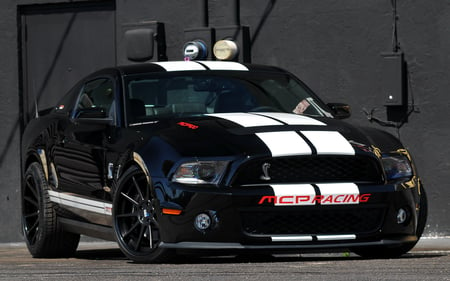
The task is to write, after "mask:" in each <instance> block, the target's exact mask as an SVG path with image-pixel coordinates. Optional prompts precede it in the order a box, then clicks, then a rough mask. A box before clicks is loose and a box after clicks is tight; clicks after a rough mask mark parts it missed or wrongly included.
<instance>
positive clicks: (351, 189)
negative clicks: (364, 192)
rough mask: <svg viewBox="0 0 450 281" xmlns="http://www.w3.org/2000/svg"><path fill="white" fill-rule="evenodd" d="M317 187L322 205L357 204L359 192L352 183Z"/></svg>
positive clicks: (327, 184)
mask: <svg viewBox="0 0 450 281" xmlns="http://www.w3.org/2000/svg"><path fill="white" fill-rule="evenodd" d="M317 186H318V187H319V190H320V195H322V198H323V200H322V202H321V204H322V205H336V204H338V205H339V204H359V201H360V198H359V196H360V192H359V188H358V186H357V185H356V184H354V183H326V184H323V183H322V184H317ZM327 198H330V199H329V200H327Z"/></svg>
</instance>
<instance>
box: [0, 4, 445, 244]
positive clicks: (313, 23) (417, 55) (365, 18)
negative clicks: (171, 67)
mask: <svg viewBox="0 0 450 281" xmlns="http://www.w3.org/2000/svg"><path fill="white" fill-rule="evenodd" d="M48 2H54V3H58V2H63V1H37V0H28V1H26V0H22V1H12V0H9V1H2V2H1V3H0V34H2V36H0V50H1V55H2V60H1V62H2V63H1V64H0V96H1V101H2V102H1V103H0V118H1V119H0V120H1V122H0V134H1V138H0V173H1V175H2V177H3V181H2V184H1V185H0V189H1V193H0V211H1V214H2V216H0V225H2V227H1V230H2V231H1V232H0V242H8V241H19V240H20V239H21V238H20V236H19V233H20V231H19V220H20V217H19V205H20V204H19V184H20V171H19V145H18V143H19V131H20V130H19V128H18V126H17V124H18V123H17V120H18V117H19V111H18V108H19V96H20V95H19V81H18V77H19V75H18V50H17V17H16V13H17V3H19V4H36V3H48ZM194 2H195V1H177V0H166V1H156V0H145V1H144V0H142V1H138V0H117V1H116V8H117V9H116V20H117V26H118V27H120V26H121V25H122V24H125V23H130V22H137V21H141V20H156V21H160V22H163V23H164V24H165V29H166V43H167V55H168V57H169V59H171V60H175V59H181V58H182V52H181V49H182V46H183V44H184V39H183V37H184V33H183V30H184V29H185V28H188V27H197V26H198V22H199V16H200V13H199V11H196V10H195V9H194V10H193V9H191V7H192V6H193V3H194ZM230 2H231V1H230V0H210V1H209V16H210V18H209V23H210V26H224V25H229V22H230V20H231V19H232V18H233V11H232V9H231V8H232V5H231V4H230ZM240 2H241V4H240V6H241V10H240V13H241V17H240V22H241V24H243V25H248V26H249V27H250V33H251V36H252V38H253V40H254V41H253V46H252V62H254V63H262V64H273V65H277V66H281V67H283V68H286V69H288V70H290V71H291V72H293V73H295V74H296V75H298V76H299V77H301V78H302V79H303V80H304V81H305V82H306V83H307V84H308V85H309V86H310V87H311V88H312V89H314V90H315V91H316V92H317V93H318V94H319V95H320V96H321V97H322V98H323V99H324V100H325V101H327V102H347V103H349V104H350V105H351V106H352V108H353V116H352V117H351V120H352V121H354V122H356V123H359V124H361V125H367V126H374V127H379V125H376V124H372V123H369V121H368V120H367V118H366V116H365V114H364V113H363V111H364V110H367V111H370V110H375V111H374V115H375V116H376V117H378V118H380V119H386V112H385V107H384V106H383V99H384V97H383V95H382V93H381V85H382V83H383V81H382V77H383V76H382V72H381V55H380V54H381V53H384V52H390V51H391V50H392V44H391V39H392V23H393V22H392V7H391V1H390V0H384V1H379V0H367V1H360V0H341V1H336V0H322V1H307V0H301V1H298V0H245V1H244V0H242V1H240ZM397 9H398V15H399V19H398V39H399V42H400V46H401V49H402V51H403V52H404V53H405V58H406V62H407V66H408V70H409V84H410V93H409V94H410V103H411V100H412V99H411V97H413V98H414V103H415V108H416V109H417V112H415V113H413V114H412V115H411V116H410V118H409V122H408V123H407V124H406V125H404V126H403V127H402V128H401V129H400V130H396V129H391V128H386V130H388V131H390V132H391V133H393V134H395V135H397V134H398V135H400V137H401V139H402V141H403V142H404V143H405V145H406V146H407V147H408V148H409V149H410V150H411V152H412V153H413V155H414V158H415V160H416V164H417V166H418V168H419V171H420V173H421V175H422V178H423V181H424V183H425V187H426V188H427V191H428V197H429V201H430V202H429V205H430V212H429V213H430V214H429V221H428V226H427V229H426V233H425V235H427V236H435V235H436V236H448V235H450V219H448V216H446V212H448V211H450V203H449V199H450V186H449V185H450V184H449V183H448V181H447V177H448V175H449V168H450V161H449V155H450V147H449V146H448V145H447V143H448V141H449V139H450V126H448V125H447V122H448V121H447V120H448V119H449V117H450V114H449V103H450V97H449V94H448V89H449V79H448V78H447V76H449V73H450V55H449V51H448V50H450V36H449V34H450V32H449V31H450V30H449V29H450V5H449V4H448V1H445V0H435V1H419V0H402V1H398V6H397ZM117 30H118V32H119V30H120V28H118V29H117ZM43 51H45V50H43Z"/></svg>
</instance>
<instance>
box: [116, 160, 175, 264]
mask: <svg viewBox="0 0 450 281" xmlns="http://www.w3.org/2000/svg"><path fill="white" fill-rule="evenodd" d="M158 211H159V206H158V201H157V200H156V198H155V196H154V195H153V194H152V190H151V187H150V185H149V183H148V181H147V178H146V176H145V174H144V173H143V172H142V171H141V170H139V169H138V168H136V167H131V168H130V169H128V170H127V171H126V172H125V173H124V175H123V176H122V178H121V180H120V181H119V183H118V185H117V190H116V192H115V196H114V200H113V220H114V221H113V226H114V233H115V236H116V240H117V242H118V244H119V247H120V249H121V250H122V252H123V253H124V254H125V255H126V256H127V257H128V258H129V259H131V260H133V261H134V262H137V263H160V262H164V261H167V260H169V259H170V258H171V257H172V256H173V251H172V250H170V249H163V248H160V247H159V246H160V244H161V241H162V239H161V236H160V229H161V226H160V224H159V223H158V213H159V212H158Z"/></svg>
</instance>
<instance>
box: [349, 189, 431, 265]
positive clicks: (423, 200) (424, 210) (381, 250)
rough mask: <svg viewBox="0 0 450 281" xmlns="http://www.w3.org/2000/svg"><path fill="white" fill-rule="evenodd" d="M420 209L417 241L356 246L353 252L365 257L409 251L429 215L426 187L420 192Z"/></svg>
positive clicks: (421, 231) (398, 254) (394, 255)
mask: <svg viewBox="0 0 450 281" xmlns="http://www.w3.org/2000/svg"><path fill="white" fill-rule="evenodd" d="M419 205H420V211H419V215H418V218H417V228H416V236H417V241H415V242H408V243H404V244H402V245H400V246H396V247H383V246H380V247H367V248H356V249H354V250H353V252H354V253H355V254H357V255H359V256H361V257H364V258H398V257H400V256H402V255H404V254H406V253H407V252H409V251H410V250H411V249H412V248H414V246H415V245H416V244H417V242H418V241H419V239H420V237H421V236H422V234H423V231H424V229H425V225H426V222H427V216H428V200H427V195H426V192H425V189H424V188H423V187H422V190H421V194H420V202H419Z"/></svg>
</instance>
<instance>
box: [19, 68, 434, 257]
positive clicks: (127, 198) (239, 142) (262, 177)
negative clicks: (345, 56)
mask: <svg viewBox="0 0 450 281" xmlns="http://www.w3.org/2000/svg"><path fill="white" fill-rule="evenodd" d="M348 116H349V110H348V106H346V105H345V104H336V103H335V104H324V103H323V102H322V101H321V100H320V99H318V98H317V97H316V96H315V94H314V93H312V92H311V90H310V89H308V88H307V87H306V86H305V85H304V84H303V83H302V82H301V81H299V80H298V79H297V78H295V77H294V76H293V75H291V74H289V73H288V72H286V71H283V70H281V69H279V68H275V67H268V66H258V65H243V64H239V63H235V62H213V61H204V62H192V61H191V62H159V63H148V64H142V65H132V66H123V67H114V68H108V69H104V70H101V71H98V72H96V73H93V74H91V75H89V76H88V77H86V78H85V79H83V80H82V81H81V82H79V83H78V84H77V85H76V86H75V87H73V88H72V90H70V92H69V93H68V94H67V95H66V96H65V97H64V98H63V99H62V100H61V101H60V102H59V103H58V104H57V105H56V106H55V108H52V109H50V110H47V111H46V112H44V113H42V114H41V116H40V117H39V118H36V119H34V120H33V121H32V122H30V124H29V125H28V126H27V128H26V130H25V132H24V134H23V138H22V139H23V142H22V163H23V167H22V169H23V184H22V225H23V232H24V236H25V240H26V243H27V245H28V248H29V251H30V252H31V254H32V255H33V256H34V257H60V256H70V255H72V254H74V252H75V250H76V248H77V245H78V241H79V237H80V234H85V235H90V236H94V237H99V238H103V239H109V240H116V241H117V242H118V244H119V246H120V248H121V250H122V251H123V252H124V253H125V254H126V256H128V257H129V258H130V259H132V260H134V261H137V262H161V261H167V260H169V261H170V259H169V258H170V257H171V256H172V255H173V254H174V253H176V252H177V250H180V249H181V250H193V251H201V250H223V251H225V252H227V253H231V252H233V253H234V252H240V251H258V252H264V253H267V252H269V253H274V252H296V253H299V252H302V251H310V250H318V249H334V248H345V249H350V250H352V251H354V252H355V253H357V254H359V255H361V256H366V257H395V256H399V255H402V254H404V253H406V252H408V251H409V250H410V249H411V248H412V247H413V246H414V245H415V244H416V242H417V241H418V239H419V238H420V236H421V234H422V232H423V229H424V226H425V221H426V217H427V201H426V195H425V191H424V189H423V186H422V184H421V181H420V179H419V177H418V175H417V174H416V170H415V167H414V165H413V163H412V160H411V157H410V155H409V153H408V151H407V150H406V149H405V148H404V146H403V145H402V144H401V143H400V142H399V141H398V140H397V139H396V138H394V137H393V136H391V135H390V134H388V133H386V132H383V131H380V130H376V129H372V128H360V127H355V126H352V125H349V124H348V123H345V122H343V121H341V120H340V119H343V118H345V117H348Z"/></svg>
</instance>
